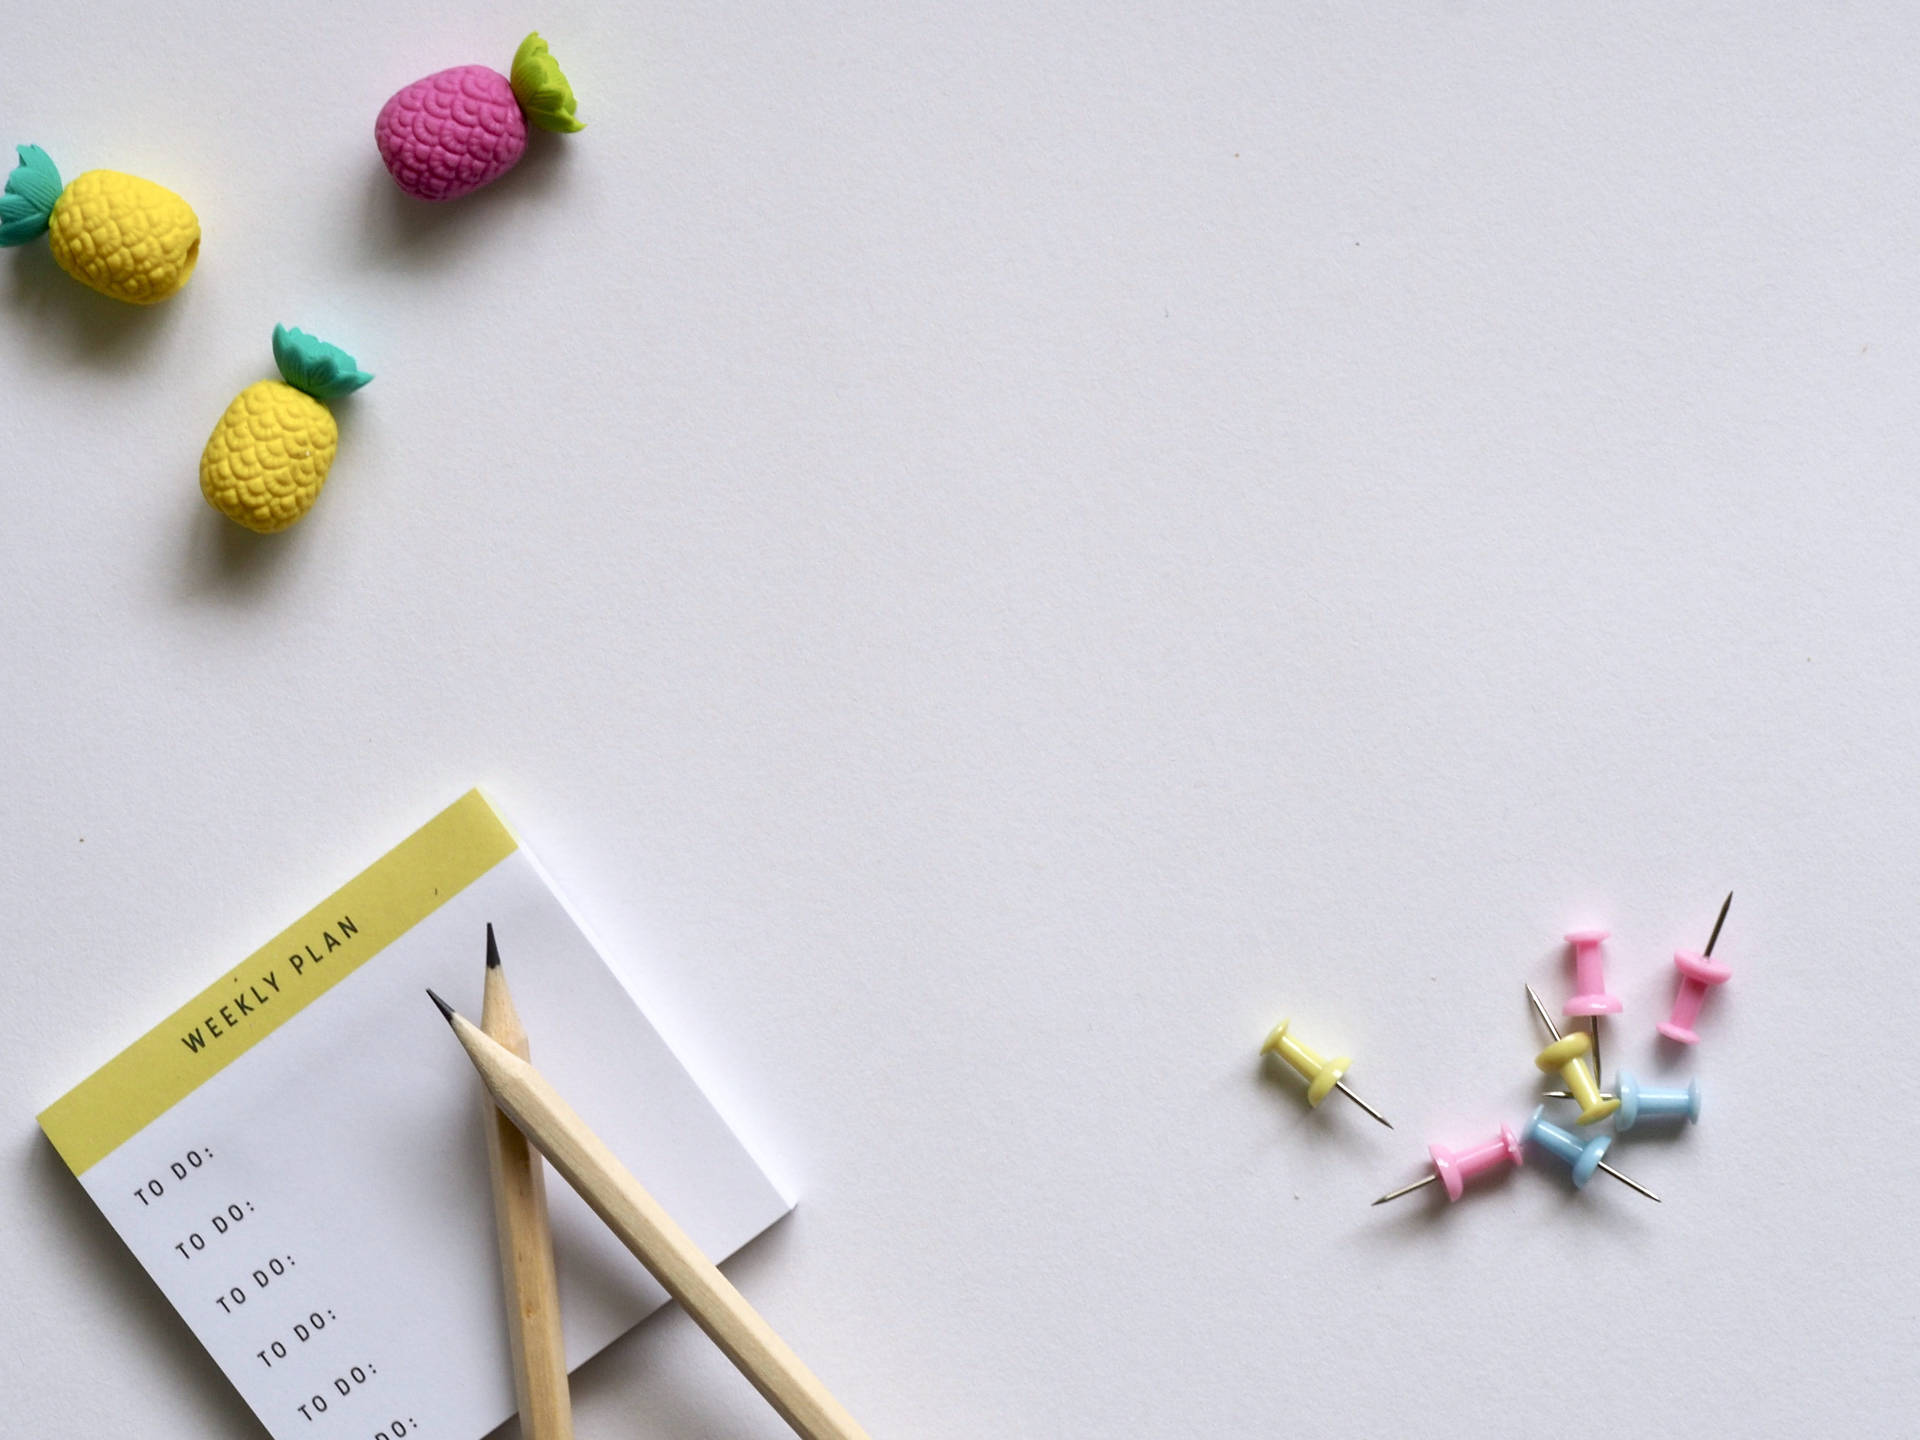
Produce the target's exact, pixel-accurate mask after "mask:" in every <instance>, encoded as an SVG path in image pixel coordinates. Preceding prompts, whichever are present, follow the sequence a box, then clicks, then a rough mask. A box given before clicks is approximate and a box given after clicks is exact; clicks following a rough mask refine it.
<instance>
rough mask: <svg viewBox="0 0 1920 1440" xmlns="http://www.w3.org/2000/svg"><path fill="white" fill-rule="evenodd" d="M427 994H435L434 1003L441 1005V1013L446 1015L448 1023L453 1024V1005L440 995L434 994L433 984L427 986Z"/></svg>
mask: <svg viewBox="0 0 1920 1440" xmlns="http://www.w3.org/2000/svg"><path fill="white" fill-rule="evenodd" d="M427 994H429V995H432V996H433V1003H434V1004H436V1005H438V1006H439V1007H440V1013H441V1014H442V1015H443V1016H445V1017H446V1021H447V1024H449V1025H451V1024H453V1006H451V1005H449V1004H447V1002H446V1001H444V1000H442V999H441V998H440V997H439V996H438V995H434V994H433V987H432V986H431V985H429V986H428V987H427Z"/></svg>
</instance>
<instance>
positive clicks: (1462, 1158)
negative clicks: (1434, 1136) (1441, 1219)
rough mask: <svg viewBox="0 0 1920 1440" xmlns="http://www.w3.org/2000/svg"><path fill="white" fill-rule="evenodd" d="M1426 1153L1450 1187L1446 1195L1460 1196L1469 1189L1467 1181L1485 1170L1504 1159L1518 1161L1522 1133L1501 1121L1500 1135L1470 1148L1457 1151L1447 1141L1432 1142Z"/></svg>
mask: <svg viewBox="0 0 1920 1440" xmlns="http://www.w3.org/2000/svg"><path fill="white" fill-rule="evenodd" d="M1427 1154H1428V1155H1429V1156H1431V1157H1432V1159H1433V1173H1434V1174H1436V1175H1438V1176H1439V1177H1440V1183H1441V1184H1442V1185H1444V1186H1446V1187H1447V1199H1449V1200H1458V1199H1459V1198H1460V1197H1461V1195H1463V1194H1464V1193H1466V1188H1467V1181H1469V1180H1471V1179H1472V1178H1473V1177H1474V1176H1476V1175H1478V1174H1479V1173H1480V1172H1481V1171H1482V1170H1490V1169H1492V1168H1493V1167H1494V1166H1495V1165H1498V1164H1499V1163H1500V1162H1501V1161H1502V1160H1505V1161H1508V1162H1510V1163H1512V1164H1514V1165H1518V1164H1519V1163H1520V1159H1521V1154H1522V1152H1521V1149H1520V1137H1519V1136H1518V1135H1516V1134H1514V1133H1513V1129H1512V1127H1511V1126H1508V1125H1502V1126H1501V1127H1500V1133H1499V1135H1498V1136H1496V1137H1495V1138H1494V1139H1492V1140H1488V1141H1486V1142H1485V1143H1484V1144H1480V1145H1475V1146H1474V1147H1473V1148H1472V1149H1470V1150H1457V1151H1456V1150H1449V1149H1448V1148H1447V1147H1446V1146H1444V1145H1429V1146H1428V1147H1427Z"/></svg>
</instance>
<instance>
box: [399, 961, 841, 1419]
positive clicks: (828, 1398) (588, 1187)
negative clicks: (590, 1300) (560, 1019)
mask: <svg viewBox="0 0 1920 1440" xmlns="http://www.w3.org/2000/svg"><path fill="white" fill-rule="evenodd" d="M427 993H428V994H429V995H433V1003H434V1004H435V1005H438V1006H439V1007H440V1013H441V1014H442V1015H444V1016H446V1019H447V1023H448V1024H449V1025H451V1026H452V1027H453V1033H454V1034H455V1035H456V1036H458V1037H459V1040H460V1044H461V1045H462V1046H463V1047H465V1049H466V1052H467V1057H468V1058H469V1059H470V1060H472V1061H473V1068H474V1069H475V1070H477V1071H479V1073H480V1079H481V1081H482V1082H483V1083H484V1084H485V1085H486V1087H487V1090H488V1092H489V1093H490V1094H491V1095H492V1096H493V1099H494V1103H495V1104H496V1105H498V1106H499V1107H500V1109H501V1110H503V1111H505V1112H506V1114H507V1115H509V1116H510V1117H512V1119H513V1122H514V1124H516V1125H518V1126H519V1127H520V1129H521V1130H522V1131H523V1132H524V1133H525V1135H526V1137H527V1138H528V1139H529V1140H531V1141H532V1142H533V1143H534V1145H535V1146H536V1147H537V1148H538V1149H539V1151H540V1153H541V1154H543V1155H545V1156H546V1157H547V1159H548V1161H550V1162H551V1163H552V1165H553V1168H554V1169H556V1170H558V1171H559V1172H560V1173H561V1174H562V1175H564V1176H565V1177H566V1179H567V1183H568V1184H570V1185H572V1186H573V1188H574V1189H575V1190H576V1191H578V1192H579V1194H580V1198H581V1199H583V1200H585V1201H586V1202H587V1204H588V1205H590V1206H592V1207H593V1209H594V1212H595V1213H596V1214H598V1215H599V1216H600V1218H601V1219H602V1220H604V1221H606V1223H607V1226H608V1227H609V1228H610V1229H611V1230H612V1231H613V1233H614V1234H616V1235H618V1236H619V1237H620V1239H621V1240H622V1242H624V1243H625V1245H626V1247H627V1248H628V1249H629V1250H631V1251H633V1253H634V1255H635V1256H637V1257H638V1258H639V1261H640V1263H641V1264H642V1265H644V1266H646V1267H647V1270H648V1272H649V1273H650V1274H652V1276H653V1278H654V1279H655V1280H658V1281H659V1282H660V1285H661V1287H662V1288H663V1289H665V1290H666V1292H667V1293H668V1294H669V1295H671V1296H673V1298H674V1299H676V1300H678V1301H679V1302H680V1304H681V1305H682V1307H684V1308H685V1310H686V1312H687V1313H688V1314H689V1315H691V1316H692V1317H693V1319H694V1322H695V1323H696V1324H697V1325H699V1327H700V1328H701V1329H702V1330H704V1331H706V1332H707V1336H708V1338H710V1339H711V1340H712V1341H713V1343H714V1344H716V1345H718V1346H719V1347H720V1349H721V1351H722V1353H724V1354H725V1355H726V1357H727V1358H728V1359H729V1360H731V1361H732V1362H733V1363H734V1365H735V1366H736V1367H737V1368H738V1369H739V1371H740V1373H741V1374H742V1375H744V1376H746V1377H747V1379H748V1380H750V1381H751V1382H752V1383H753V1387H754V1388H755V1389H756V1390H758V1391H759V1392H760V1394H761V1395H762V1396H764V1397H765V1399H766V1401H767V1403H768V1404H770V1405H772V1406H773V1408H774V1409H775V1410H776V1411H778V1412H779V1415H780V1418H781V1419H783V1420H785V1421H786V1422H787V1424H788V1425H790V1426H792V1427H793V1430H794V1433H795V1434H797V1435H800V1436H802V1437H803V1440H868V1437H867V1432H866V1431H864V1430H862V1429H861V1428H860V1426H859V1424H858V1423H857V1422H856V1421H855V1420H854V1418H853V1416H851V1415H849V1414H848V1413H847V1411H846V1410H845V1408H844V1407H842V1405H841V1404H840V1402H839V1401H838V1400H835V1399H834V1398H833V1396H832V1395H830V1394H828V1393H827V1389H826V1387H825V1386H823V1385H822V1384H821V1383H820V1382H819V1380H818V1379H816V1378H815V1377H814V1375H813V1372H812V1371H810V1370H808V1369H807V1367H806V1366H805V1365H803V1364H802V1363H801V1362H800V1357H799V1356H798V1355H795V1354H794V1353H793V1351H792V1350H791V1349H790V1348H789V1347H788V1345H787V1343H786V1342H785V1341H784V1340H782V1339H781V1338H780V1337H779V1336H778V1335H776V1334H774V1333H773V1330H772V1328H771V1327H770V1326H769V1325H768V1324H767V1322H766V1321H765V1320H763V1319H761V1318H760V1315H759V1313H758V1312H757V1311H756V1310H755V1309H754V1308H753V1307H752V1306H751V1305H749V1304H748V1303H747V1301H746V1299H745V1297H744V1296H742V1295H741V1294H740V1292H739V1291H738V1290H736V1289H734V1288H733V1284H732V1282H731V1281H729V1280H728V1279H727V1277H726V1276H724V1275H722V1274H721V1273H720V1271H719V1270H718V1269H717V1268H715V1266H714V1264H713V1262H712V1261H711V1260H709V1259H708V1258H707V1257H706V1256H705V1255H704V1254H702V1253H701V1251H700V1247H699V1246H697V1245H695V1244H694V1243H693V1241H692V1239H690V1238H689V1237H688V1235H687V1233H686V1231H684V1230H682V1229H681V1228H680V1227H679V1225H677V1224H675V1223H674V1220H673V1217H672V1216H670V1215H668V1214H667V1212H666V1211H665V1210H663V1209H662V1208H661V1207H660V1202H659V1201H657V1200H655V1199H654V1198H653V1196H651V1195H649V1194H648V1193H647V1191H646V1189H645V1188H644V1187H643V1186H642V1185H641V1184H640V1182H639V1181H638V1180H636V1179H634V1177H633V1175H632V1173H631V1172H630V1171H629V1170H628V1169H627V1167H626V1166H624V1165H622V1164H621V1163H620V1161H619V1159H618V1158H617V1157H616V1156H615V1155H614V1153H613V1152H612V1151H611V1150H609V1149H608V1148H607V1147H606V1145H605V1144H604V1143H602V1142H601V1140H600V1139H599V1137H598V1136H596V1135H595V1134H594V1133H593V1132H592V1131H591V1130H589V1129H588V1128H587V1125H586V1122H585V1121H584V1120H582V1119H581V1118H580V1117H579V1115H577V1114H576V1113H574V1110H573V1108H572V1107H571V1106H570V1105H568V1104H567V1102H566V1101H565V1100H563V1099H561V1098H560V1095H559V1092H558V1091H556V1090H555V1089H554V1088H553V1086H551V1085H549V1084H548V1083H547V1081H546V1079H545V1078H544V1077H543V1076H542V1075H541V1074H540V1072H539V1071H538V1070H536V1069H534V1068H533V1066H532V1065H531V1064H529V1063H528V1062H527V1061H525V1060H522V1059H521V1058H520V1057H519V1056H517V1055H515V1054H514V1053H513V1052H512V1051H511V1050H508V1049H507V1048H506V1047H505V1046H504V1045H501V1044H500V1043H499V1042H498V1041H496V1040H494V1039H492V1038H491V1037H489V1036H488V1035H486V1034H485V1033H483V1032H482V1031H481V1030H480V1028H479V1027H478V1026H477V1025H475V1024H474V1023H473V1022H472V1021H470V1020H468V1019H467V1018H466V1017H465V1016H463V1015H459V1014H456V1013H455V1012H454V1009H453V1007H452V1006H451V1005H449V1004H447V1002H446V1001H444V1000H442V999H441V998H440V997H439V996H438V995H434V994H433V992H432V991H431V990H429V991H428V992H427Z"/></svg>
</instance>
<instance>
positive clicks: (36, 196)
mask: <svg viewBox="0 0 1920 1440" xmlns="http://www.w3.org/2000/svg"><path fill="white" fill-rule="evenodd" d="M15 148H16V149H18V150H19V152H20V163H19V164H18V165H17V166H15V167H14V171H13V173H12V174H11V175H9V176H7V190H6V193H5V194H4V195H0V245H24V244H26V243H27V241H29V240H31V239H33V237H34V236H36V235H40V234H44V233H45V231H46V228H47V220H48V218H49V217H51V216H52V214H53V202H54V201H56V200H58V199H59V198H60V192H61V191H62V190H64V189H65V188H66V187H65V186H64V185H62V184H61V183H60V172H59V171H58V170H56V169H55V168H54V165H53V161H51V160H49V159H48V158H47V152H46V151H44V150H42V149H41V148H40V147H39V146H38V145H20V146H16V147H15Z"/></svg>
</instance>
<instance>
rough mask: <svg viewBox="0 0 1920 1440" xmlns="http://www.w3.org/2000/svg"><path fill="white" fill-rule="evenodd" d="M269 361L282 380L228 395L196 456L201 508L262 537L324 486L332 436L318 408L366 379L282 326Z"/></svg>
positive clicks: (348, 362) (349, 360)
mask: <svg viewBox="0 0 1920 1440" xmlns="http://www.w3.org/2000/svg"><path fill="white" fill-rule="evenodd" d="M273 358H274V360H275V362H276V363H277V364H278V365H279V367H280V374H281V377H282V378H281V379H279V380H261V381H258V382H257V383H255V384H252V385H249V386H248V387H247V388H246V389H244V390H242V391H241V392H240V393H239V394H238V395H236V396H235V397H234V400H233V403H232V404H231V405H229V406H227V411H226V414H224V415H222V416H221V417H220V423H219V424H218V425H216V426H214V427H213V435H212V437H211V438H210V439H209V440H208V441H207V448H206V449H205V450H203V451H202V452H201V454H200V493H201V494H202V495H204V496H206V498H207V503H208V504H209V505H211V506H213V508H214V509H216V510H218V511H219V512H220V513H221V514H222V515H225V516H226V517H227V518H228V519H229V520H231V521H233V522H234V523H235V524H236V525H244V526H246V527H247V529H249V530H256V531H258V532H260V533H261V534H263V535H267V534H271V533H273V532H274V531H276V530H284V529H286V528H287V527H288V526H289V525H291V524H293V523H294V521H296V520H298V519H299V518H300V517H301V516H302V515H305V514H306V513H307V511H309V510H311V509H312V508H313V502H314V501H315V500H317V499H319V498H320V487H321V486H322V485H324V484H326V483H327V471H328V470H329V469H331V468H332V466H333V456H334V452H335V451H336V450H337V449H338V448H339V445H340V431H339V427H338V426H336V425H335V424H334V421H333V412H332V411H330V410H328V409H327V406H326V403H325V402H326V401H328V400H335V399H338V398H339V397H340V396H342V395H350V394H352V393H353V392H354V391H355V390H358V389H359V388H360V387H361V386H362V385H364V384H366V383H367V382H368V381H369V380H371V379H373V376H371V375H368V374H365V373H364V372H362V371H361V370H360V368H359V367H358V366H357V365H356V364H355V363H354V359H353V357H352V356H351V355H349V354H347V352H346V351H344V350H341V349H338V348H336V347H334V346H332V345H329V344H327V343H326V342H325V341H324V340H316V339H314V338H313V336H311V335H308V334H305V333H304V332H302V331H299V330H289V329H288V328H287V327H286V326H284V325H276V326H274V327H273Z"/></svg>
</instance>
